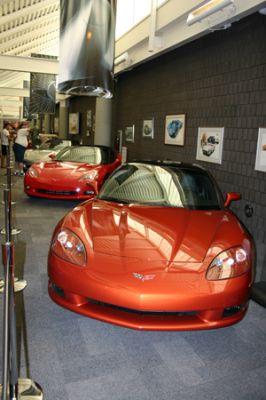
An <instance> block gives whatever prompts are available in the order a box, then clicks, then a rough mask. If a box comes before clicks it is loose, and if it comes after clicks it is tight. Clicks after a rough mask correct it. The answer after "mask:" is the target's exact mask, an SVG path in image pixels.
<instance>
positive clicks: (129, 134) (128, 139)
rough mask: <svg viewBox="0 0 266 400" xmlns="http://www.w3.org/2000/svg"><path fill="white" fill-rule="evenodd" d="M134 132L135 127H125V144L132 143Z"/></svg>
mask: <svg viewBox="0 0 266 400" xmlns="http://www.w3.org/2000/svg"><path fill="white" fill-rule="evenodd" d="M134 131H135V125H132V126H127V127H126V129H125V140H126V142H132V143H134Z"/></svg>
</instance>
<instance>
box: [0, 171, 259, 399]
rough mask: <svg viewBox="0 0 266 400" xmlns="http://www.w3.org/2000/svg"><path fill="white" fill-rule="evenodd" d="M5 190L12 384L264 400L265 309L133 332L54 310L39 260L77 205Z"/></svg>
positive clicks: (69, 392)
mask: <svg viewBox="0 0 266 400" xmlns="http://www.w3.org/2000/svg"><path fill="white" fill-rule="evenodd" d="M0 174H1V176H0V183H2V182H4V180H5V177H4V171H3V170H1V172H0ZM12 181H13V186H12V199H13V200H14V201H16V204H15V205H14V206H13V207H12V221H13V222H12V224H13V227H18V228H21V229H22V232H21V233H20V234H19V235H18V236H16V237H14V243H15V267H16V272H15V275H16V276H17V277H19V278H24V279H26V280H27V283H28V285H27V288H26V289H25V290H24V291H23V292H21V293H17V294H16V310H17V311H16V313H17V325H18V328H17V331H18V334H17V347H18V354H19V376H20V377H28V378H31V379H33V380H34V381H36V382H38V383H39V384H40V385H41V387H42V388H43V392H44V399H45V400H61V399H64V400H151V399H152V400H178V399H182V400H201V399H202V400H203V399H204V400H206V399H211V400H222V399H230V400H265V399H266V309H265V308H263V307H261V306H259V305H258V304H256V303H255V302H253V301H251V302H250V308H249V311H248V314H247V316H246V317H245V319H244V320H243V321H242V322H240V323H239V324H237V325H235V326H232V327H229V328H224V329H220V330H212V331H199V332H139V331H134V330H129V329H124V328H120V327H117V326H112V325H109V324H105V323H101V322H98V321H95V320H92V319H89V318H85V317H82V316H79V315H76V314H74V313H72V312H70V311H67V310H65V309H63V308H61V307H59V306H57V305H56V304H54V303H53V302H52V301H51V300H50V299H49V297H48V294H47V273H46V265H47V252H48V247H49V242H50V239H51V234H52V231H53V229H54V227H55V225H56V223H57V222H58V221H59V219H60V218H61V217H62V216H63V215H64V214H65V213H66V212H67V211H68V210H70V209H71V208H73V207H74V206H75V204H77V203H74V202H69V201H53V200H43V199H30V198H27V196H26V195H25V194H24V193H23V184H22V182H23V178H19V177H13V178H12ZM1 187H2V186H1ZM3 225H4V212H3V207H2V209H1V219H0V226H1V227H2V226H3ZM2 242H3V237H2ZM1 265H2V262H1ZM0 268H1V267H0ZM0 275H3V271H2V273H0ZM0 296H1V297H0V314H1V315H0V325H1V327H2V321H3V316H2V314H3V310H2V308H3V306H2V303H3V296H2V295H0ZM1 330H2V329H1ZM0 336H1V337H2V332H1V333H0ZM0 339H1V338H0ZM0 346H1V344H0ZM0 355H1V359H0V360H1V366H2V349H1V354H0Z"/></svg>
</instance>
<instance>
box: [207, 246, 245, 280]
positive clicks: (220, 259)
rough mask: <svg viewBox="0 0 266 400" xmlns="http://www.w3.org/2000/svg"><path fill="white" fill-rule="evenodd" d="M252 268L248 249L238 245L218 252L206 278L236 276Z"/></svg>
mask: <svg viewBox="0 0 266 400" xmlns="http://www.w3.org/2000/svg"><path fill="white" fill-rule="evenodd" d="M249 269H250V259H249V257H248V254H247V252H246V250H244V249H243V248H242V247H240V246H237V247H233V248H231V249H228V250H226V251H223V252H222V253H220V254H218V256H216V257H215V258H214V260H213V261H212V262H211V264H210V266H209V268H208V271H207V275H206V278H207V279H208V280H209V281H217V280H220V279H229V278H236V277H237V276H240V275H243V274H245V273H246V272H247V271H248V270H249Z"/></svg>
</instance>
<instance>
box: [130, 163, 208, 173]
mask: <svg viewBox="0 0 266 400" xmlns="http://www.w3.org/2000/svg"><path fill="white" fill-rule="evenodd" d="M128 164H149V165H157V166H161V167H172V168H180V169H190V170H201V171H205V172H207V170H206V169H205V168H204V167H202V166H201V165H199V164H194V163H193V164H192V163H184V162H182V161H172V160H134V161H132V162H128Z"/></svg>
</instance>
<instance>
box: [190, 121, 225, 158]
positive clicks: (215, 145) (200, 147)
mask: <svg viewBox="0 0 266 400" xmlns="http://www.w3.org/2000/svg"><path fill="white" fill-rule="evenodd" d="M223 139H224V128H223V127H221V128H220V127H218V128H217V127H214V128H210V127H208V128H199V130H198V140H197V155H196V159H197V160H201V161H207V162H210V163H215V164H222V154H223Z"/></svg>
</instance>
